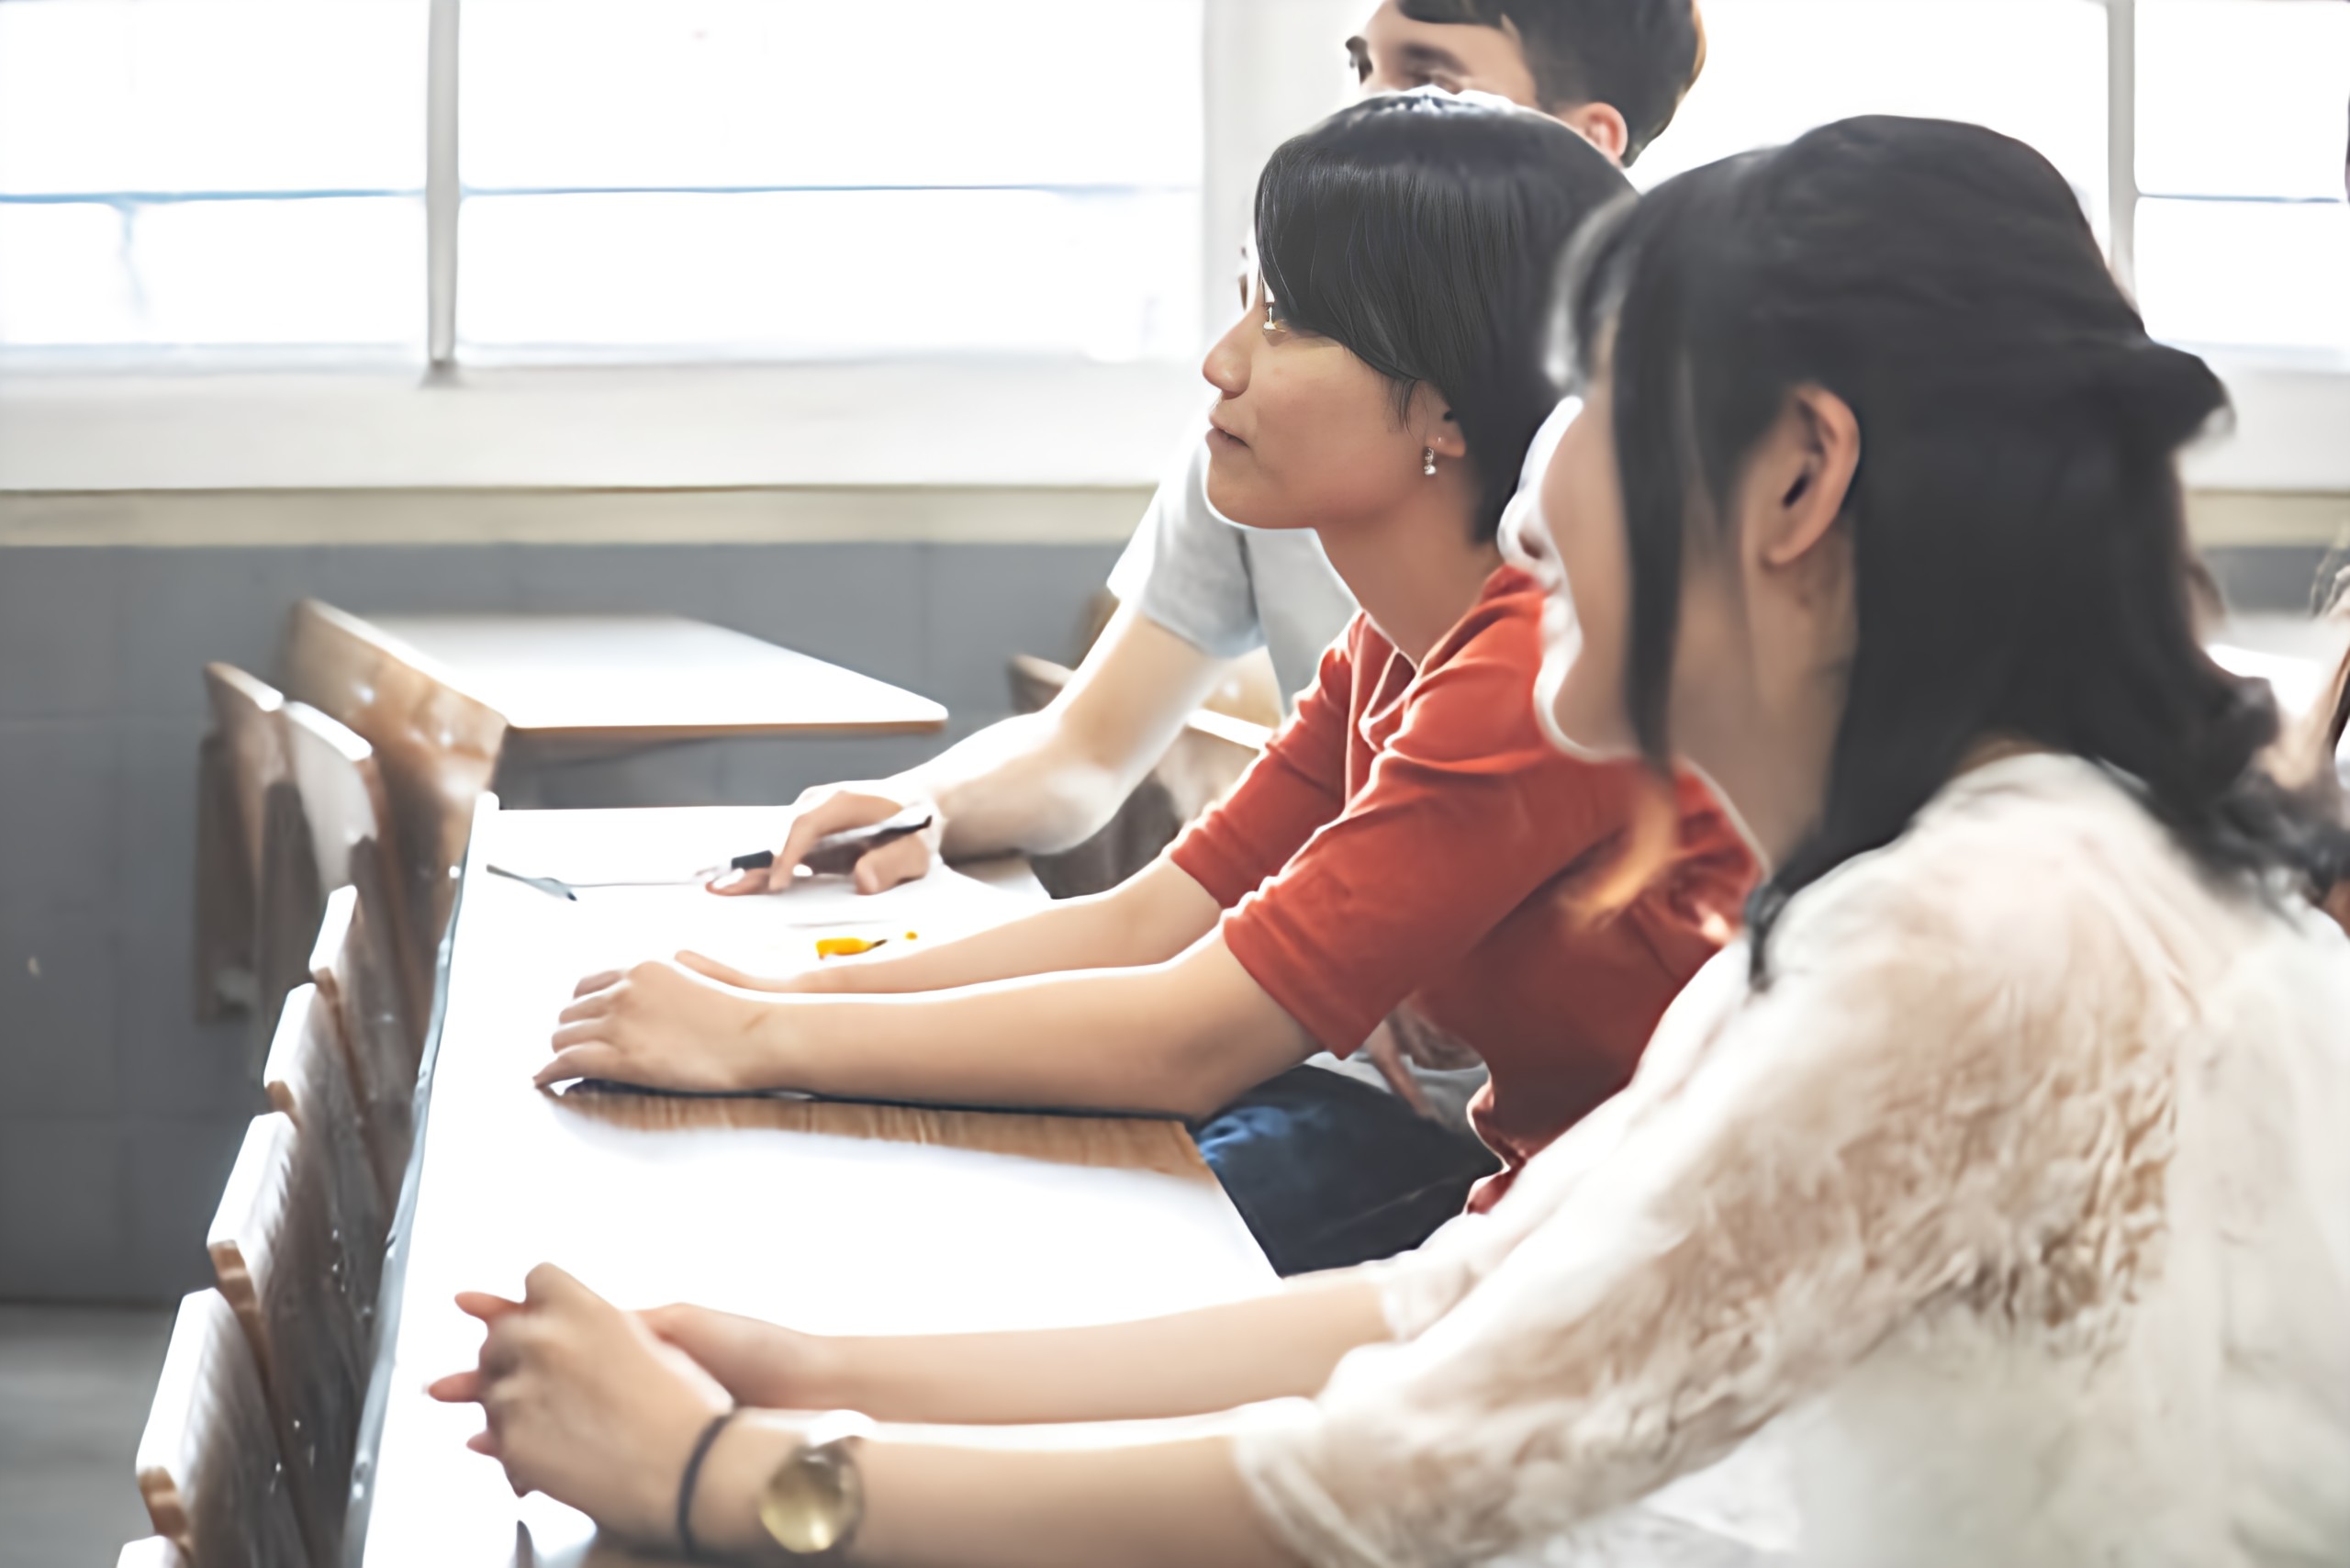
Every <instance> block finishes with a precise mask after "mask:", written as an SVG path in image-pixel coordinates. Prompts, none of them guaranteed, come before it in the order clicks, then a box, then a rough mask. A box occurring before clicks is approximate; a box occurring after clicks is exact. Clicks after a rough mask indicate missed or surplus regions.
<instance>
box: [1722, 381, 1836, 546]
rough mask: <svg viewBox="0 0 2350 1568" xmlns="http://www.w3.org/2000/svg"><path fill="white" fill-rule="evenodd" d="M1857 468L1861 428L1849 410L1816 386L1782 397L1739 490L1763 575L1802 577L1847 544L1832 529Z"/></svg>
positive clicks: (1801, 387)
mask: <svg viewBox="0 0 2350 1568" xmlns="http://www.w3.org/2000/svg"><path fill="white" fill-rule="evenodd" d="M1860 465H1861V423H1860V420H1858V419H1856V418H1855V417H1854V416H1853V414H1852V406H1851V405H1850V404H1848V403H1846V402H1845V401H1844V399H1842V398H1839V397H1838V396H1836V394H1835V393H1833V392H1830V391H1829V390H1828V389H1827V388H1826V387H1824V386H1798V387H1796V389H1795V390H1793V391H1792V392H1789V393H1788V394H1787V401H1786V406H1785V409H1782V410H1781V411H1780V414H1779V419H1778V421H1777V423H1775V424H1774V425H1773V426H1772V428H1771V432H1770V433H1769V434H1768V435H1767V436H1765V437H1764V438H1763V440H1762V445H1761V446H1760V447H1759V448H1758V449H1757V451H1756V454H1755V458H1754V468H1753V471H1752V473H1751V478H1750V486H1749V488H1748V492H1747V493H1748V495H1749V497H1750V498H1751V508H1752V515H1751V516H1750V517H1749V518H1748V519H1747V523H1746V527H1747V530H1748V537H1749V539H1750V540H1751V548H1752V550H1753V554H1754V558H1755V559H1756V561H1757V562H1758V563H1759V564H1760V565H1761V566H1763V567H1764V568H1765V569H1766V570H1770V571H1774V572H1785V571H1796V572H1802V571H1805V570H1807V569H1808V568H1810V567H1812V566H1817V565H1818V564H1820V563H1821V562H1822V561H1823V560H1824V558H1825V556H1826V555H1827V554H1830V553H1831V552H1832V551H1833V550H1836V549H1838V548H1841V547H1843V546H1846V545H1848V544H1849V541H1846V540H1845V539H1844V537H1843V533H1842V531H1841V530H1839V529H1838V528H1837V526H1836V523H1837V520H1838V519H1840V518H1841V517H1842V516H1843V515H1844V502H1845V500H1846V498H1848V497H1849V496H1850V495H1851V494H1852V476H1853V475H1854V474H1856V473H1857V472H1858V471H1859V469H1860ZM1823 546H1826V547H1827V548H1823Z"/></svg>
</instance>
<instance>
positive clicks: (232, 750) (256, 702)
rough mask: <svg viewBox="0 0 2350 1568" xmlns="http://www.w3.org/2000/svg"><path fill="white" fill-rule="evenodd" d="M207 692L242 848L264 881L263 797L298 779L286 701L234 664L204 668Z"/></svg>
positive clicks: (257, 876) (253, 871)
mask: <svg viewBox="0 0 2350 1568" xmlns="http://www.w3.org/2000/svg"><path fill="white" fill-rule="evenodd" d="M204 695H205V698H206V700H207V701H208V702H209V703H210V705H211V708H212V725H213V728H214V730H215V731H216V732H218V734H219V736H220V739H221V743H222V745H223V747H224V749H225V752H226V754H227V760H228V764H229V786H230V793H231V799H232V800H233V801H234V803H235V806H236V814H237V820H238V821H239V823H241V824H242V836H241V840H240V843H239V847H240V848H241V850H242V851H243V852H244V856H245V859H246V868H247V869H248V871H249V872H250V873H251V875H252V879H253V881H254V883H255V885H259V883H260V881H261V850H262V799H263V796H264V795H266V794H267V793H268V791H269V788H270V786H271V785H273V784H278V783H283V782H286V781H288V780H290V779H291V778H293V776H294V775H293V770H292V767H291V765H290V764H289V763H288V761H287V759H286V755H285V731H284V729H283V727H282V726H281V724H280V722H279V718H280V715H281V713H282V712H283V711H284V709H285V698H284V697H283V696H282V695H281V694H280V693H279V692H278V690H277V689H276V688H275V687H274V686H271V685H270V684H269V683H268V682H266V681H263V680H260V679H256V678H254V677H252V676H250V675H248V674H246V673H245V672H244V671H243V670H241V669H239V668H238V667H237V666H234V665H226V664H218V663H214V664H208V665H206V666H204Z"/></svg>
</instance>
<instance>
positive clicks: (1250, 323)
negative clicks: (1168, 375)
mask: <svg viewBox="0 0 2350 1568" xmlns="http://www.w3.org/2000/svg"><path fill="white" fill-rule="evenodd" d="M1256 316H1257V313H1256V312H1255V311H1253V310H1251V311H1248V312H1246V313H1245V314H1243V315H1242V316H1241V318H1240V319H1239V320H1237V321H1235V322H1234V323H1233V324H1232V326H1231V328H1230V330H1227V331H1226V332H1225V334H1224V336H1222V337H1220V338H1218V339H1217V340H1216V341H1215V342H1213V343H1211V344H1209V345H1208V355H1207V358H1205V359H1203V360H1202V361H1201V362H1200V374H1201V375H1203V376H1205V377H1207V381H1208V385H1209V386H1213V387H1214V388H1215V389H1216V390H1217V391H1219V392H1221V393H1223V394H1224V395H1225V397H1227V398H1237V397H1239V396H1240V394H1241V393H1243V392H1245V391H1247V390H1248V351H1249V350H1250V348H1251V347H1253V346H1254V345H1253V344H1251V342H1249V338H1248V334H1250V333H1252V332H1254V331H1256V330H1257V327H1256Z"/></svg>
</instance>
